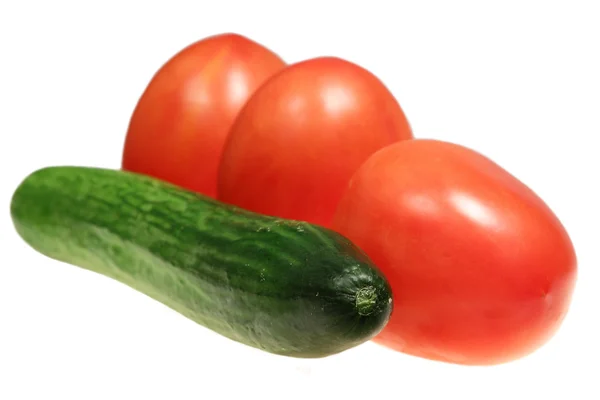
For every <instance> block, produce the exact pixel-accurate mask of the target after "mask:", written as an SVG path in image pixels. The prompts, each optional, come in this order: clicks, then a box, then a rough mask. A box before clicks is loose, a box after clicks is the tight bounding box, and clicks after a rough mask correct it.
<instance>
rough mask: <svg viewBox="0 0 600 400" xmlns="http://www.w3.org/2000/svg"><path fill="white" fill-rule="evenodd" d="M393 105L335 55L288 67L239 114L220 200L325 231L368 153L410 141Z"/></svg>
mask: <svg viewBox="0 0 600 400" xmlns="http://www.w3.org/2000/svg"><path fill="white" fill-rule="evenodd" d="M411 138H412V132H411V129H410V126H409V123H408V121H407V118H406V117H405V114H404V112H403V110H402V109H401V107H400V105H399V103H398V102H397V100H396V99H395V98H394V96H393V95H392V93H391V92H390V91H389V90H388V89H387V88H386V87H385V86H384V84H383V83H382V82H381V81H380V80H379V79H378V78H377V77H376V76H375V75H373V74H372V73H371V72H369V71H367V70H366V69H364V68H362V67H360V66H358V65H356V64H354V63H351V62H349V61H346V60H343V59H340V58H336V57H319V58H313V59H310V60H304V61H301V62H299V63H297V64H293V65H291V66H289V67H287V68H285V69H284V70H283V71H281V72H279V73H278V74H276V75H274V76H273V77H271V78H270V79H269V80H268V81H267V82H266V83H265V84H264V85H263V86H261V87H260V88H259V89H258V90H257V91H256V92H255V93H254V94H253V95H252V97H251V98H250V100H249V101H248V103H247V104H246V105H245V106H244V108H243V109H242V111H241V112H240V114H239V116H238V118H237V120H236V121H235V123H234V125H233V127H232V130H231V132H230V134H229V137H228V139H227V143H226V145H225V150H224V151H223V157H222V160H221V167H220V171H219V197H218V198H219V200H221V201H224V202H226V203H231V204H235V205H237V206H240V207H243V208H245V209H248V210H251V211H255V212H259V213H262V214H268V215H273V216H277V217H281V218H289V219H295V220H303V221H308V222H312V223H315V224H320V225H323V226H328V225H329V224H330V222H331V218H332V216H333V213H334V211H335V208H336V206H337V203H338V201H339V199H340V197H341V195H342V192H343V190H344V189H345V187H346V185H347V184H348V181H349V180H350V177H351V176H352V174H353V173H354V171H355V170H356V169H357V168H358V167H359V166H360V164H361V163H362V162H364V161H365V160H366V159H367V157H368V156H369V155H371V154H372V153H373V152H375V151H376V150H379V149H381V148H383V147H385V146H387V145H389V144H391V143H394V142H396V141H399V140H402V139H411Z"/></svg>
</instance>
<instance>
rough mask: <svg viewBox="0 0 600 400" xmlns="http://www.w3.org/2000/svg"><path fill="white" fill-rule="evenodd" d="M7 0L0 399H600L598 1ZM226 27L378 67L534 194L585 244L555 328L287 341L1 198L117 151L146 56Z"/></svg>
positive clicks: (435, 130)
mask: <svg viewBox="0 0 600 400" xmlns="http://www.w3.org/2000/svg"><path fill="white" fill-rule="evenodd" d="M276 3H277V4H276ZM1 4H2V5H1V6H0V44H1V46H0V140H1V142H0V162H1V163H2V168H1V169H0V176H1V183H2V184H1V185H0V194H1V195H0V209H2V210H3V211H2V212H1V213H0V250H1V260H2V261H1V267H0V399H3V400H13V399H53V398H56V399H62V400H68V399H78V400H79V399H87V400H92V399H113V400H118V399H128V400H131V399H144V400H147V399H178V400H184V399H211V400H212V399H222V398H240V397H242V396H243V397H244V398H262V399H296V398H298V399H300V398H302V399H342V398H345V399H359V398H360V399H364V398H369V399H376V398H394V399H396V398H397V399H410V400H414V399H429V398H432V399H433V398H437V399H439V398H444V399H486V400H492V399H542V398H545V397H547V396H549V395H556V396H558V397H559V398H573V399H599V398H600V389H599V386H598V368H599V367H598V365H597V360H598V359H599V358H600V351H599V345H598V340H600V339H599V338H600V330H599V329H598V319H599V315H600V313H599V308H600V295H599V293H600V290H599V289H598V285H599V284H600V272H599V268H600V257H599V255H598V248H599V246H600V243H599V242H598V240H599V236H598V226H599V224H600V215H599V214H600V213H599V211H598V210H599V207H600V196H599V194H598V191H597V190H596V189H597V188H598V186H599V184H600V179H599V173H600V161H599V159H598V151H599V147H598V145H597V144H596V143H597V141H596V139H597V138H598V135H599V134H600V79H599V76H600V62H599V59H598V57H599V55H600V28H599V27H600V23H599V21H600V12H599V11H598V9H597V7H595V6H596V5H597V4H598V3H597V2H595V1H587V2H584V1H573V0H571V1H561V2H558V1H539V2H533V1H502V2H491V1H472V2H465V1H438V2H432V1H423V0H419V1H413V2H401V1H400V2H399V1H395V2H392V1H389V2H383V1H373V0H370V1H357V2H350V1H345V2H339V3H336V2H331V1H330V2H325V1H322V3H321V4H320V5H317V3H316V2H311V1H306V0H304V1H298V2H283V1H282V2H275V1H273V2H272V3H271V4H268V3H266V2H261V1H256V0H252V1H246V2H242V1H240V2H238V3H234V2H232V1H224V0H213V1H210V2H209V1H200V0H197V1H193V2H189V3H181V2H176V1H169V2H167V1H164V2H160V3H158V2H149V1H146V2H139V3H134V2H126V1H123V2H107V1H105V2H94V3H92V2H75V1H73V2H65V1H56V0H54V1H37V2H33V1H16V0H15V1H3V2H2V3H1ZM392 4H394V5H392ZM231 31H233V32H237V33H241V34H244V35H246V36H248V37H250V38H252V39H254V40H256V41H258V42H260V43H262V44H264V45H265V46H267V47H269V48H271V49H272V50H274V51H276V52H277V53H279V54H280V55H281V56H282V57H283V58H284V59H285V60H286V61H287V62H290V63H291V62H295V61H300V60H302V59H305V58H311V57H316V56H320V55H335V56H339V57H343V58H346V59H348V60H351V61H353V62H356V63H358V64H360V65H362V66H364V67H366V68H368V69H370V70H371V71H372V72H374V73H375V74H376V75H378V76H379V77H380V78H381V79H382V80H383V81H384V82H385V83H386V85H387V86H388V87H389V88H390V90H391V91H392V92H393V93H394V94H395V95H396V97H397V98H398V99H399V101H400V103H401V104H402V106H403V108H404V110H405V112H406V113H407V116H408V117H409V119H410V121H411V124H412V126H413V128H414V131H415V134H416V136H418V137H435V138H438V139H444V140H450V141H454V142H457V143H461V144H464V145H468V146H470V147H472V148H474V149H476V150H478V151H480V152H482V153H484V154H486V155H487V156H489V157H491V158H492V159H494V160H495V161H497V162H498V163H500V164H501V165H503V166H504V167H505V168H506V169H507V170H509V171H510V172H511V173H513V174H514V175H516V176H517V177H519V178H520V179H521V180H523V181H524V182H525V183H527V184H528V185H529V186H530V187H532V188H533V189H534V190H535V191H536V192H537V193H538V194H539V195H541V196H542V197H543V198H544V199H545V200H546V202H547V203H548V204H549V205H550V206H551V207H552V208H553V210H554V211H555V212H556V214H557V215H558V216H559V218H561V220H562V221H563V223H564V225H565V226H566V227H567V229H568V231H569V232H570V234H571V237H572V239H573V241H574V243H575V246H576V250H577V253H578V257H579V281H578V286H577V290H576V294H575V299H574V302H573V305H572V309H571V312H570V313H569V315H568V317H567V319H566V321H565V322H564V324H563V326H562V328H561V330H560V331H559V333H558V334H557V335H556V336H555V337H554V339H553V340H551V341H550V342H549V343H548V344H547V345H546V346H544V347H543V348H542V349H540V350H539V351H538V352H536V353H534V354H533V355H531V356H529V357H527V358H525V359H522V360H520V361H518V362H513V363H510V364H506V365H502V366H496V367H489V368H475V367H460V366H455V365H448V364H442V363H436V362H432V361H426V360H421V359H417V358H413V357H409V356H405V355H403V354H400V353H394V352H391V351H388V350H386V349H383V348H381V347H378V346H376V345H374V344H370V343H369V344H365V345H363V346H361V347H359V348H356V349H354V350H351V351H348V352H346V353H343V354H341V355H339V356H335V357H330V358H326V359H322V360H312V361H311V360H295V359H288V358H283V357H276V356H271V355H269V354H265V353H261V352H259V351H257V350H254V349H250V348H246V347H244V346H242V345H239V344H237V343H233V342H231V341H229V340H226V339H222V338H221V337H219V336H217V335H215V334H213V333H212V332H210V331H207V330H205V329H204V328H202V327H200V326H198V325H196V324H195V323H193V322H191V321H189V320H187V319H185V318H183V317H182V316H180V315H179V314H176V313H175V312H173V311H171V310H169V309H167V308H166V307H164V306H162V305H161V304H159V303H157V302H154V301H152V300H150V299H149V298H147V297H145V296H143V295H141V294H139V293H137V292H135V291H133V290H131V289H129V288H127V287H125V286H123V285H121V284H118V283H116V282H114V281H111V280H109V279H108V278H104V277H102V276H99V275H96V274H92V273H90V272H87V271H84V270H81V269H78V268H76V267H73V266H70V265H66V264H62V263H58V262H54V261H51V260H49V259H46V258H44V257H43V256H41V255H39V254H37V253H36V252H34V251H33V250H31V249H30V248H29V247H27V246H26V245H25V244H24V243H23V242H22V241H21V240H20V238H19V237H18V236H17V235H16V233H15V232H14V230H13V227H12V223H11V221H10V215H9V201H10V196H11V195H12V191H13V190H14V189H15V188H16V186H17V185H18V183H19V182H20V181H21V179H23V178H24V177H25V176H26V175H27V174H29V173H30V172H32V171H33V170H35V169H37V168H40V167H44V166H48V165H56V164H72V165H91V166H102V167H113V168H118V167H119V165H120V157H121V148H122V144H123V140H124V135H125V131H126V127H127V124H128V120H129V117H130V114H131V112H132V110H133V107H134V105H135V103H136V101H137V99H138V97H139V95H140V94H141V93H142V91H143V89H144V87H145V85H146V84H147V83H148V81H149V79H150V78H151V76H152V75H153V74H154V72H155V71H156V70H157V69H158V68H159V67H160V66H161V65H162V63H163V62H165V61H166V60H167V59H168V58H169V57H171V56H172V55H173V54H175V53H176V52H177V51H179V50H180V49H181V48H182V47H184V46H186V45H188V44H190V43H192V42H194V41H196V40H199V39H201V38H203V37H205V36H209V35H213V34H216V33H222V32H231ZM576 392H578V393H576Z"/></svg>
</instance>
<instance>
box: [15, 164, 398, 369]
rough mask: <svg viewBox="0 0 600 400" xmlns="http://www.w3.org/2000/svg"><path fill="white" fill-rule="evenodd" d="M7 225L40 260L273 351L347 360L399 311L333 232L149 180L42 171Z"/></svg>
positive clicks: (365, 263) (23, 190)
mask: <svg viewBox="0 0 600 400" xmlns="http://www.w3.org/2000/svg"><path fill="white" fill-rule="evenodd" d="M11 215H12V218H13V223H14V226H15V228H16V230H17V232H18V233H19V234H20V236H21V237H22V238H23V239H24V240H25V242H27V243H28V244H29V245H30V246H31V247H32V248H34V249H35V250H37V251H39V252H40V253H42V254H44V255H46V256H48V257H51V258H53V259H56V260H59V261H63V262H66V263H69V264H73V265H76V266H79V267H82V268H85V269H88V270H91V271H95V272H97V273H100V274H102V275H105V276H109V277H111V278H113V279H115V280H117V281H119V282H121V283H124V284H126V285H128V286H130V287H132V288H134V289H136V290H138V291H140V292H142V293H144V294H146V295H148V296H149V297H151V298H153V299H155V300H157V301H159V302H161V303H163V304H165V305H167V306H168V307H171V308H172V309H174V310H176V311H177V312H179V313H181V314H183V315H185V316H186V317H188V318H190V319H192V320H194V321H196V322H197V323H199V324H201V325H203V326H205V327H207V328H209V329H211V330H213V331H215V332H217V333H219V334H221V335H223V336H225V337H228V338H230V339H233V340H235V341H238V342H241V343H244V344H246V345H249V346H253V347H256V348H259V349H261V350H264V351H267V352H270V353H274V354H279V355H285V356H291V357H300V358H317V357H326V356H329V355H332V354H336V353H339V352H342V351H344V350H347V349H349V348H352V347H355V346H357V345H359V344H361V343H363V342H365V341H367V340H369V339H371V338H372V337H374V336H375V335H376V334H378V333H379V332H380V331H381V330H382V329H383V327H384V326H385V324H386V323H387V321H388V320H389V317H390V314H391V312H392V294H391V289H390V286H389V284H388V282H387V281H386V279H385V278H384V277H383V276H382V275H381V273H380V272H379V271H378V270H377V268H376V267H375V266H374V265H372V263H371V261H370V260H369V259H368V257H367V256H366V255H365V254H364V253H363V252H362V251H361V250H360V249H358V248H357V247H356V246H355V245H353V244H352V243H351V242H350V241H349V240H348V239H346V238H345V237H343V236H341V235H339V234H337V233H336V232H333V231H331V230H328V229H325V228H321V227H318V226H315V225H311V224H308V223H303V222H297V221H290V220H282V219H276V218H273V217H268V216H264V215H260V214H255V213H251V212H248V211H245V210H242V209H239V208H237V207H234V206H230V205H226V204H224V203H220V202H217V201H215V200H212V199H210V198H208V197H205V196H202V195H199V194H196V193H192V192H189V191H186V190H183V189H181V188H178V187H175V186H173V185H170V184H168V183H166V182H163V181H159V180H156V179H153V178H150V177H146V176H143V175H139V174H134V173H130V172H125V171H117V170H109V169H100V168H91V167H69V166H64V167H63V166H59V167H48V168H44V169H41V170H38V171H36V172H34V173H33V174H31V175H29V176H28V177H27V178H26V179H25V180H24V181H23V182H22V183H21V185H20V186H19V187H18V188H17V190H16V191H15V193H14V195H13V198H12V202H11Z"/></svg>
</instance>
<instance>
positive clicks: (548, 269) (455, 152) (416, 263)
mask: <svg viewBox="0 0 600 400" xmlns="http://www.w3.org/2000/svg"><path fill="white" fill-rule="evenodd" d="M333 228H334V229H335V230H337V231H339V232H340V233H342V234H344V235H346V236H347V237H348V238H350V239H351V240H352V241H354V242H355V243H356V244H357V245H358V246H359V247H361V248H362V249H363V250H364V251H365V252H366V253H367V254H368V255H369V256H370V257H371V258H372V260H373V261H374V262H375V264H377V265H378V266H379V267H380V268H381V270H382V272H383V273H384V275H386V276H387V277H388V279H389V280H390V284H391V286H392V290H393V293H394V310H393V312H392V317H391V319H390V322H389V324H388V325H387V326H386V328H385V329H384V330H383V331H382V333H381V334H380V335H379V336H378V337H376V338H375V341H376V342H378V343H380V344H383V345H385V346H388V347H390V348H393V349H396V350H399V351H402V352H404V353H407V354H412V355H415V356H420V357H424V358H428V359H434V360H440V361H446V362H452V363H458V364H468V365H490V364H498V363H503V362H508V361H511V360H515V359H517V358H520V357H523V356H525V355H527V354H529V353H530V352H532V351H534V350H535V349H537V348H538V347H540V346H541V345H542V344H543V343H545V342H546V341H547V340H548V339H549V338H550V337H551V336H552V335H553V333H554V332H555V331H556V329H557V328H558V327H559V325H560V324H561V322H562V320H563V317H564V316H565V314H566V312H567V309H568V307H569V305H570V301H571V295H572V292H573V289H574V285H575V281H576V274H577V272H576V270H577V266H576V265H577V264H576V257H575V252H574V249H573V246H572V243H571V241H570V239H569V236H568V235H567V232H566V231H565V229H564V227H563V226H562V224H561V222H560V221H559V220H558V219H557V217H556V216H555V215H554V214H553V212H552V211H551V210H550V209H549V208H548V207H547V205H546V204H545V203H544V202H543V201H542V200H541V199H540V198H539V197H538V196H537V195H536V194H535V193H534V192H533V191H532V190H530V189H529V188H528V187H527V186H525V185H524V184H523V183H522V182H521V181H519V180H517V179H516V178H515V177H513V176H512V175H510V174H509V173H508V172H507V171H506V170H504V169H502V168H501V167H500V166H499V165H497V164H495V163H494V162H492V161H491V160H490V159H488V158H486V157H484V156H483V155H481V154H479V153H477V152H475V151H473V150H470V149H468V148H465V147H463V146H460V145H456V144H451V143H447V142H441V141H435V140H424V139H419V140H413V141H404V142H400V143H397V144H394V145H391V146H389V147H387V148H385V149H383V150H381V151H379V152H377V153H375V154H374V155H373V156H372V157H370V158H369V159H368V160H367V161H366V162H365V163H364V164H363V165H362V166H361V168H360V169H359V170H358V171H357V172H356V174H355V175H354V177H353V178H352V181H351V184H350V186H349V188H348V190H347V191H346V193H345V194H344V197H343V199H342V200H341V202H340V205H339V208H338V210H337V213H336V215H335V217H334V222H333Z"/></svg>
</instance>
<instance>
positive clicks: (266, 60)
mask: <svg viewBox="0 0 600 400" xmlns="http://www.w3.org/2000/svg"><path fill="white" fill-rule="evenodd" d="M284 67H285V63H284V62H283V61H282V59H281V58H279V56H277V55H276V54H275V53H273V52H272V51H270V50H269V49H267V48H265V47H263V46H261V45H260V44H258V43H256V42H254V41H252V40H250V39H248V38H246V37H244V36H241V35H237V34H221V35H216V36H212V37H208V38H205V39H203V40H200V41H198V42H195V43H193V44H191V45H190V46H188V47H186V48H184V49H183V50H182V51H180V52H179V53H177V54H175V55H174V56H173V57H172V58H171V59H170V60H168V61H167V62H166V63H165V64H164V65H163V66H162V67H161V68H160V69H159V71H158V72H157V73H156V75H155V76H154V77H153V78H152V80H151V81H150V83H149V84H148V86H147V88H146V90H145V91H144V93H143V94H142V96H141V98H140V99H139V102H138V104H137V106H136V108H135V110H134V112H133V115H132V117H131V121H130V124H129V128H128V131H127V137H126V140H125V147H124V150H123V159H122V168H123V169H125V170H129V171H133V172H138V173H143V174H146V175H150V176H153V177H156V178H159V179H163V180H165V181H168V182H171V183H173V184H176V185H179V186H181V187H184V188H186V189H189V190H194V191H196V192H200V193H203V194H205V195H208V196H211V197H216V192H217V170H218V165H219V160H220V157H221V153H222V151H223V145H224V143H225V139H226V137H227V134H228V132H229V129H230V128H231V124H232V123H233V120H234V119H235V117H236V116H237V114H238V112H239V110H240V109H241V107H242V106H243V104H244V103H245V102H246V101H247V100H248V98H249V96H250V95H251V94H252V93H253V92H254V91H255V90H256V89H257V88H258V86H260V85H261V84H262V83H263V82H264V81H265V80H266V79H267V78H268V77H269V76H271V75H273V74H274V73H276V72H277V71H279V70H281V69H283V68H284Z"/></svg>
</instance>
